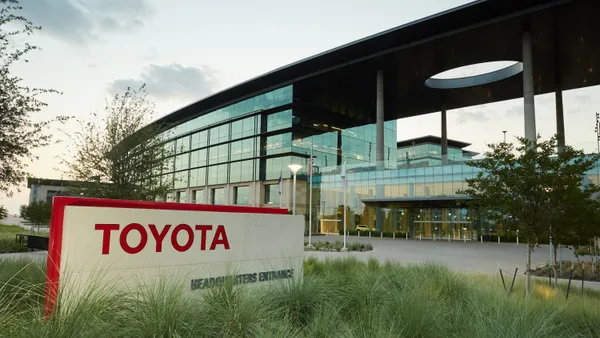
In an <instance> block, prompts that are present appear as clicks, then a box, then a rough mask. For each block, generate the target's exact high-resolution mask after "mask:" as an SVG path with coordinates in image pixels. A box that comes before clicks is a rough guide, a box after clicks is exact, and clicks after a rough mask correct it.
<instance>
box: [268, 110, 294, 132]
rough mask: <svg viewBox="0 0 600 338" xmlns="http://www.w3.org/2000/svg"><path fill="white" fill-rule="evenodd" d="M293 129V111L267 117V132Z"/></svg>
mask: <svg viewBox="0 0 600 338" xmlns="http://www.w3.org/2000/svg"><path fill="white" fill-rule="evenodd" d="M291 127H292V111H291V110H285V111H282V112H279V113H275V114H271V115H269V116H267V131H274V130H280V129H286V128H291Z"/></svg>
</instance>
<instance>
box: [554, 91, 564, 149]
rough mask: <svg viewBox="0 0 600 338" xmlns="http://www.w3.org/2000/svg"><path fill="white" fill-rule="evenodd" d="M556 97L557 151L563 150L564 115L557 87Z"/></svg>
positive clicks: (560, 95)
mask: <svg viewBox="0 0 600 338" xmlns="http://www.w3.org/2000/svg"><path fill="white" fill-rule="evenodd" d="M554 95H555V97H556V145H557V148H558V152H559V153H562V152H564V151H565V117H564V114H563V99H562V89H561V88H560V87H557V89H556V91H555V92H554Z"/></svg>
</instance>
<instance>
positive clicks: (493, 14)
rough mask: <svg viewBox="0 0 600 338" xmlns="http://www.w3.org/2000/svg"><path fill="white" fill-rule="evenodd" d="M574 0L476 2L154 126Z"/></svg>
mask: <svg viewBox="0 0 600 338" xmlns="http://www.w3.org/2000/svg"><path fill="white" fill-rule="evenodd" d="M571 1H574V0H521V1H506V0H476V1H473V2H470V3H467V4H463V5H461V6H458V7H454V8H451V9H447V10H445V11H442V12H439V13H435V14H432V15H429V16H426V17H424V18H421V19H417V20H413V21H411V22H408V23H405V24H402V25H399V26H396V27H393V28H390V29H387V30H384V31H382V32H379V33H376V34H372V35H369V36H366V37H363V38H361V39H358V40H355V41H352V42H349V43H346V44H343V45H341V46H338V47H335V48H331V49H329V50H326V51H324V52H321V53H317V54H315V55H312V56H309V57H306V58H303V59H301V60H299V61H296V62H293V63H290V64H288V65H285V66H282V67H278V68H276V69H274V70H272V71H269V72H266V73H264V74H262V75H259V76H256V77H253V78H250V79H248V80H246V81H243V82H241V83H238V84H236V85H234V86H231V87H229V88H226V89H223V90H220V91H218V92H216V93H213V94H211V95H208V96H206V97H204V98H202V99H200V100H198V101H195V102H193V103H191V104H189V105H187V106H184V107H182V108H180V109H178V110H176V111H174V112H172V113H170V114H168V115H166V116H163V117H162V118H159V119H157V120H155V121H153V122H152V123H151V125H154V126H158V127H159V128H160V129H165V128H167V126H170V125H172V124H179V123H183V122H186V121H187V120H190V119H192V118H195V117H198V116H202V115H205V114H207V113H210V112H212V111H214V110H216V109H219V108H222V107H225V106H227V105H230V104H233V103H236V102H239V101H241V100H244V99H247V98H249V97H252V96H255V95H259V94H261V93H264V92H268V91H271V90H274V89H277V88H280V87H283V86H286V85H289V84H292V83H294V82H296V81H299V80H302V79H305V78H309V77H312V76H315V75H318V74H321V73H324V72H327V71H330V70H334V69H337V68H340V67H344V66H347V65H350V64H353V63H356V62H361V61H364V60H368V59H372V58H375V57H378V56H380V55H384V54H387V53H391V52H393V51H395V50H398V49H401V48H406V47H409V46H412V45H415V44H419V43H424V42H427V41H430V40H432V39H437V38H440V37H443V36H448V35H452V34H455V33H457V32H460V31H464V30H466V29H472V28H476V27H478V26H481V25H485V24H489V23H491V22H494V21H497V20H503V19H506V18H509V17H512V16H516V15H523V14H525V13H528V12H532V11H536V10H541V9H544V8H548V7H552V6H556V5H558V4H562V3H566V2H571Z"/></svg>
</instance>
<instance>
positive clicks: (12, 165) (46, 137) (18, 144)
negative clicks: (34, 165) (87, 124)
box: [0, 0, 67, 195]
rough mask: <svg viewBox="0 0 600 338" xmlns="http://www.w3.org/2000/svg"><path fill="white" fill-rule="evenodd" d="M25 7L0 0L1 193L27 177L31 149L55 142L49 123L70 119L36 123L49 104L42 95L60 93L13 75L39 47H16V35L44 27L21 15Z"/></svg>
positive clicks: (10, 192) (14, 2)
mask: <svg viewBox="0 0 600 338" xmlns="http://www.w3.org/2000/svg"><path fill="white" fill-rule="evenodd" d="M21 9H22V7H21V6H19V4H18V1H16V0H0V192H3V193H7V194H8V195H11V194H12V187H14V186H17V185H18V184H19V183H21V182H22V181H23V179H24V178H25V176H26V172H25V170H26V167H27V165H26V164H27V162H28V161H31V160H34V159H36V158H35V156H33V154H32V152H31V151H32V150H33V149H35V148H38V147H43V146H46V145H48V144H50V143H51V142H52V139H53V137H52V134H50V133H49V132H48V130H47V129H48V126H49V125H50V124H51V123H53V122H64V121H65V120H67V118H66V117H63V116H59V117H57V118H55V119H52V120H47V121H42V122H34V121H33V119H32V115H33V114H34V113H38V112H40V111H41V110H42V108H44V107H45V106H46V104H45V103H44V102H42V101H41V100H40V99H39V97H40V95H43V94H48V93H58V92H57V91H55V90H52V89H38V88H29V87H27V86H25V85H23V84H22V82H23V79H21V78H20V77H18V76H14V75H12V74H11V69H12V66H13V65H15V64H16V63H18V62H19V61H24V62H28V60H27V59H25V55H26V54H28V53H29V52H31V51H34V50H36V49H38V47H36V46H32V45H30V44H29V43H25V44H24V45H23V46H20V47H19V46H15V43H16V41H17V39H16V37H20V36H29V35H32V34H34V33H35V32H36V31H38V30H40V29H41V28H40V27H37V26H34V25H33V23H32V22H30V21H29V20H27V19H26V18H25V17H23V16H21V15H19V11H20V10H21Z"/></svg>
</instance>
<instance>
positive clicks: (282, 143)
mask: <svg viewBox="0 0 600 338" xmlns="http://www.w3.org/2000/svg"><path fill="white" fill-rule="evenodd" d="M265 148H266V151H267V155H273V154H281V153H286V152H290V151H291V150H292V133H285V134H279V135H274V136H269V137H267V144H266V146H265Z"/></svg>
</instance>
